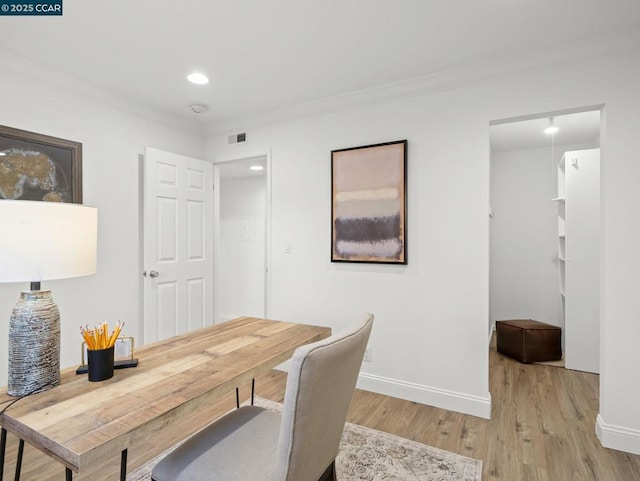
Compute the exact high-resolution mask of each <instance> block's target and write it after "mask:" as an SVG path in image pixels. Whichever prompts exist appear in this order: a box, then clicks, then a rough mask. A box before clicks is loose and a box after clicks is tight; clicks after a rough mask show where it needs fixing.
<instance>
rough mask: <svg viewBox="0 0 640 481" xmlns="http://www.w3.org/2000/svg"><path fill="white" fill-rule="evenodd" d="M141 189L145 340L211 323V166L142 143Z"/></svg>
mask: <svg viewBox="0 0 640 481" xmlns="http://www.w3.org/2000/svg"><path fill="white" fill-rule="evenodd" d="M144 190H145V195H144V239H145V241H144V260H145V262H144V265H145V271H146V272H147V277H146V278H145V284H144V285H145V289H144V291H145V312H144V343H145V344H146V343H149V342H154V341H157V340H160V339H165V338H167V337H171V336H174V335H176V334H182V333H184V332H187V331H189V330H194V329H199V328H201V327H204V326H206V325H210V324H212V323H213V230H212V229H213V227H212V219H213V166H212V165H211V164H210V163H208V162H204V161H202V160H198V159H193V158H190V157H185V156H182V155H178V154H172V153H170V152H163V151H161V150H157V149H152V148H147V149H146V151H145V182H144ZM152 271H153V275H151V273H152ZM156 273H157V274H156Z"/></svg>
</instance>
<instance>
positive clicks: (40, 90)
mask: <svg viewBox="0 0 640 481" xmlns="http://www.w3.org/2000/svg"><path fill="white" fill-rule="evenodd" d="M0 91H2V92H3V95H2V100H1V106H0V124H3V125H7V126H10V127H15V128H19V129H25V130H30V131H34V132H38V133H42V134H47V135H53V136H56V137H62V138H65V139H70V140H74V141H78V142H82V147H83V164H82V168H83V184H84V185H83V187H84V188H83V194H84V203H85V204H88V205H92V206H96V207H97V208H98V272H97V274H96V275H94V276H91V277H86V278H78V279H69V280H60V281H50V282H44V283H43V285H42V287H43V288H50V289H51V290H52V293H53V297H54V299H55V301H56V302H57V304H58V306H59V308H60V315H61V318H62V319H61V323H62V335H61V341H62V353H61V365H62V366H72V365H76V364H79V362H80V343H81V338H80V334H79V330H78V326H80V325H81V324H86V323H88V324H90V325H93V324H94V323H98V322H100V321H109V322H110V323H111V324H113V323H115V321H116V320H118V319H121V320H123V321H125V322H126V327H125V330H124V333H125V334H127V335H133V336H135V337H136V338H137V339H142V338H141V336H140V328H141V326H142V322H141V320H139V319H138V314H139V311H138V308H139V302H140V301H141V296H142V293H141V292H140V291H139V279H140V276H141V272H140V269H139V250H138V242H139V233H138V222H139V214H140V213H139V209H138V193H139V177H138V155H139V154H141V153H143V152H144V147H145V146H153V147H157V148H160V149H164V150H169V151H174V152H179V153H182V154H185V155H191V156H194V157H200V158H202V156H203V150H202V149H203V141H202V139H201V138H200V137H199V136H196V135H192V134H188V133H184V132H179V131H177V130H175V129H172V128H169V127H164V126H162V125H160V124H156V123H153V122H151V121H147V120H142V119H140V118H136V117H133V116H131V115H128V114H125V113H123V112H119V111H118V110H115V109H113V108H110V107H108V106H106V105H103V104H100V103H95V102H92V101H90V100H87V99H83V98H79V97H74V96H72V95H69V94H66V93H61V92H59V91H56V90H53V89H49V88H47V87H45V86H43V85H42V84H39V83H33V82H29V81H27V80H25V79H23V78H19V77H14V76H12V75H9V74H4V73H0ZM28 288H29V285H28V284H27V283H24V284H6V285H0V319H1V320H2V321H1V322H0V333H1V339H3V340H4V342H0V385H5V384H6V380H7V341H6V339H7V336H8V322H9V317H10V315H11V310H12V309H13V306H14V305H15V303H16V302H17V300H18V298H19V296H20V290H22V289H28ZM139 321H140V322H139Z"/></svg>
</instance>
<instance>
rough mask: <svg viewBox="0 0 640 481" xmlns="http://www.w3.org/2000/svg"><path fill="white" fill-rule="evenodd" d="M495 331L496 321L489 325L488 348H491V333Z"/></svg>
mask: <svg viewBox="0 0 640 481" xmlns="http://www.w3.org/2000/svg"><path fill="white" fill-rule="evenodd" d="M495 330H496V321H493V322H492V323H491V327H490V328H489V346H491V338H492V337H493V332H494V331H495Z"/></svg>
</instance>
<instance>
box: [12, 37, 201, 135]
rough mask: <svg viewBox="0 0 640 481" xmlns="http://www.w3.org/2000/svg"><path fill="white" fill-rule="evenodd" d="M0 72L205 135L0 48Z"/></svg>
mask: <svg viewBox="0 0 640 481" xmlns="http://www.w3.org/2000/svg"><path fill="white" fill-rule="evenodd" d="M0 72H1V73H4V74H7V75H10V76H13V77H15V78H19V79H23V80H26V81H29V82H34V83H39V84H41V85H44V86H46V87H49V88H53V89H55V90H58V91H60V92H64V93H67V94H69V95H72V96H74V97H80V98H84V99H86V100H88V101H91V102H95V103H99V104H102V105H105V106H107V107H110V108H115V109H118V110H120V111H122V112H125V113H127V114H129V115H132V116H135V117H139V118H141V119H144V120H147V121H152V122H155V123H158V124H162V125H165V126H167V127H171V128H173V129H177V130H180V131H183V132H187V133H190V134H195V135H200V136H202V135H203V126H202V124H200V123H196V122H193V121H190V120H188V119H184V118H182V117H179V116H176V115H171V114H168V113H166V112H162V111H160V110H158V109H154V108H152V107H149V106H148V105H145V104H143V103H142V102H140V101H139V100H137V99H136V98H135V97H129V96H127V95H124V94H116V93H113V92H109V91H107V90H106V89H104V88H100V87H97V86H95V85H92V84H90V83H89V82H86V81H84V80H82V79H80V78H78V77H75V76H73V75H68V74H66V73H64V72H61V71H59V70H56V69H53V68H50V67H46V66H44V65H42V64H39V63H37V62H33V61H32V60H29V59H27V58H24V57H20V56H18V55H14V54H12V53H9V52H7V51H5V50H2V49H0Z"/></svg>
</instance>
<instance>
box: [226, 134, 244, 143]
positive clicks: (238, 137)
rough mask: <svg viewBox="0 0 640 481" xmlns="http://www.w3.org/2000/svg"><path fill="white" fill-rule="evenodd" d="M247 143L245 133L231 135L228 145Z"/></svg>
mask: <svg viewBox="0 0 640 481" xmlns="http://www.w3.org/2000/svg"><path fill="white" fill-rule="evenodd" d="M246 141H247V133H246V132H243V133H241V134H233V135H230V136H229V143H230V144H244V143H245V142H246Z"/></svg>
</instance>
